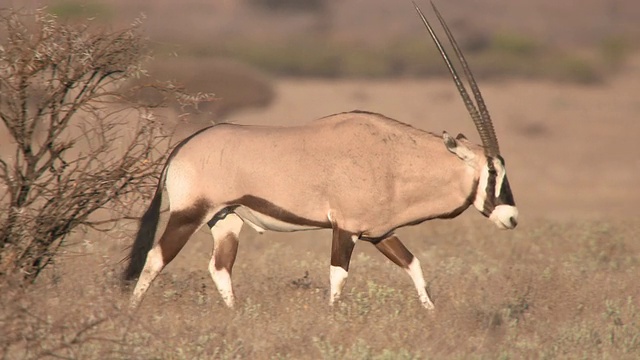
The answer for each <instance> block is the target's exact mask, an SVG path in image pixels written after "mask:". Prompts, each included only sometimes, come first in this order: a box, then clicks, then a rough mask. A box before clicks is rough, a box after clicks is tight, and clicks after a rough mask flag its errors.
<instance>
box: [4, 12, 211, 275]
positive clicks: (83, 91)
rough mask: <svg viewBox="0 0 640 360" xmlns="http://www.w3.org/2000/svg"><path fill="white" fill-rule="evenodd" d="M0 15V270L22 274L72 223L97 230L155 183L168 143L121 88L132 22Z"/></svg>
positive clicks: (134, 46) (169, 90)
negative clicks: (96, 25) (110, 24)
mask: <svg viewBox="0 0 640 360" xmlns="http://www.w3.org/2000/svg"><path fill="white" fill-rule="evenodd" d="M34 19H35V21H33V20H34ZM0 22H1V25H0V26H2V27H3V29H2V30H0V34H5V38H4V39H1V40H0V41H2V42H1V43H0V119H2V125H3V126H4V129H3V128H2V126H0V134H2V133H3V132H4V133H6V135H4V137H6V138H8V141H5V142H4V144H2V148H1V149H0V151H1V152H0V277H6V276H9V275H16V276H17V277H18V278H20V279H22V280H27V281H28V280H33V279H35V278H36V277H37V276H38V274H39V273H40V271H41V270H42V269H43V268H45V267H46V266H47V265H48V264H50V263H51V261H52V260H53V258H54V256H55V254H56V251H57V250H58V249H59V248H60V246H61V245H62V244H63V243H64V240H65V238H66V237H67V236H68V235H69V234H70V233H71V232H72V231H73V230H74V229H76V228H77V227H78V226H85V227H86V226H89V227H94V228H102V229H104V226H105V225H106V224H109V223H113V221H114V220H115V219H117V218H122V217H123V216H127V215H128V211H129V210H130V209H131V204H132V203H133V202H135V201H137V200H138V199H139V198H140V197H141V196H143V195H144V193H145V191H144V190H145V188H146V187H147V186H149V185H151V184H152V183H154V182H155V181H156V176H157V174H158V173H159V170H160V167H161V166H162V164H163V162H164V160H165V155H166V149H167V144H168V142H167V141H166V136H164V135H163V134H162V133H161V131H160V126H158V124H157V123H156V122H155V121H154V118H153V116H152V113H151V112H150V111H149V104H146V106H142V105H141V104H139V103H137V102H135V101H133V100H131V99H134V98H136V97H135V96H129V95H130V94H125V93H124V92H123V91H122V90H120V89H121V88H122V87H121V86H122V85H123V83H124V82H125V81H126V80H128V79H131V78H134V77H140V76H144V74H145V73H144V70H143V68H142V67H141V63H142V62H143V60H144V59H146V58H147V52H146V48H145V46H144V41H143V39H142V37H141V35H140V31H139V27H140V24H141V22H140V21H136V22H134V24H132V25H131V26H130V27H129V28H126V29H124V30H120V31H109V30H98V31H92V29H90V28H89V27H88V26H87V25H69V24H63V23H60V22H58V21H57V20H56V18H55V17H54V16H52V15H49V14H47V13H45V12H44V11H36V12H35V13H33V14H25V13H17V12H15V11H11V10H5V11H4V12H2V13H0ZM148 87H153V88H154V89H156V90H158V91H160V92H161V93H163V94H172V95H177V96H176V98H177V99H178V101H180V102H181V103H183V104H196V103H197V102H199V101H201V100H207V99H209V98H211V96H210V95H208V94H199V95H187V94H185V93H184V92H182V90H181V89H180V88H178V87H176V86H173V85H172V84H168V83H156V84H152V85H148ZM135 90H139V87H137V88H135V89H133V90H131V89H130V91H135ZM153 105H159V104H153ZM103 208H105V209H108V210H109V211H105V213H104V214H102V212H101V214H100V217H97V216H96V214H97V213H96V211H97V210H99V209H103Z"/></svg>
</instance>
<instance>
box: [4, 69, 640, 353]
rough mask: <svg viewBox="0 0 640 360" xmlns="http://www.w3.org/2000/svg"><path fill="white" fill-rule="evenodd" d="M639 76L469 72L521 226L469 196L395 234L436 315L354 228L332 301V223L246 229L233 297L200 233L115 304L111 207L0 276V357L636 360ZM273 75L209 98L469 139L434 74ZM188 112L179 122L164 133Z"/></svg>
mask: <svg viewBox="0 0 640 360" xmlns="http://www.w3.org/2000/svg"><path fill="white" fill-rule="evenodd" d="M223 66H226V65H223ZM160 68H162V67H161V66H160ZM233 69H234V70H233V71H236V70H237V68H235V67H234V68H233ZM182 71H183V72H188V71H186V70H184V69H182ZM238 71H240V70H238ZM225 73H226V74H228V73H231V71H230V70H228V71H225ZM207 76H209V75H207ZM639 80H640V58H638V57H634V58H630V59H629V61H627V62H626V65H624V67H623V68H622V69H621V70H620V71H619V72H618V74H617V75H614V76H611V77H609V78H607V79H606V80H605V81H603V82H601V83H597V84H593V85H575V84H567V83H558V82H553V81H549V80H536V79H529V80H524V79H518V80H495V79H494V80H484V79H483V81H481V84H480V85H481V88H482V90H483V93H484V95H485V100H486V101H487V103H488V106H489V108H490V111H491V113H492V116H493V119H494V122H495V125H496V131H497V133H498V138H499V140H500V145H501V150H502V153H503V155H504V157H505V159H506V162H507V167H508V171H509V180H510V183H511V186H512V189H513V191H514V194H515V197H516V202H517V204H518V206H519V209H520V213H521V216H520V225H519V226H518V228H517V229H515V230H513V231H500V230H498V229H496V228H495V226H494V225H493V224H492V223H490V222H489V221H487V220H486V219H484V218H483V217H482V216H481V215H480V214H479V213H477V212H476V211H475V210H473V209H469V210H468V211H467V212H466V213H464V214H463V215H461V216H460V217H458V218H456V219H453V220H448V221H433V222H427V223H424V224H421V225H418V226H414V227H410V228H405V229H401V230H399V231H398V234H399V235H400V237H401V238H402V239H403V240H404V242H405V243H406V245H407V246H408V247H409V249H410V250H412V251H413V252H414V254H415V255H416V256H417V257H418V258H419V259H420V260H421V261H422V267H423V269H424V271H425V275H426V278H427V282H428V290H429V292H430V294H431V296H432V298H433V299H434V302H435V305H436V309H435V310H434V311H426V310H424V309H423V308H422V307H421V305H420V303H419V301H418V299H417V296H416V294H415V290H414V288H413V285H412V283H411V281H410V279H409V277H408V276H407V275H406V274H405V273H404V272H403V271H402V270H401V269H399V268H397V267H396V266H395V265H393V264H392V263H391V262H390V261H388V260H387V259H386V258H384V257H383V255H381V254H380V253H378V252H377V251H376V250H375V248H374V247H372V246H371V245H369V244H367V243H361V244H358V245H357V246H356V249H355V252H354V256H353V260H352V264H351V271H350V276H349V280H348V281H347V284H346V286H345V294H344V297H343V299H342V300H341V301H340V303H338V304H337V305H336V306H335V307H334V308H330V307H329V306H328V290H329V283H328V282H329V254H330V233H328V232H327V231H316V232H301V233H292V234H281V233H266V234H263V235H259V234H257V233H255V232H254V231H253V230H251V229H249V228H246V229H244V230H243V233H242V234H241V242H240V250H239V254H238V259H237V261H236V266H235V268H234V273H233V279H234V284H235V291H236V295H237V306H236V308H235V309H233V310H229V309H227V308H226V307H225V306H224V304H223V302H222V300H221V298H220V296H219V295H218V293H217V291H216V289H215V287H214V285H213V282H212V281H211V279H210V278H209V274H208V272H207V263H208V259H209V255H210V251H211V245H212V244H211V239H210V236H209V234H208V232H207V231H206V229H202V230H201V231H199V232H198V233H197V234H196V236H194V237H193V238H192V240H191V241H190V242H189V243H188V244H187V246H186V247H185V248H184V249H183V251H182V252H181V253H180V254H179V255H178V257H177V258H176V260H175V261H174V262H173V263H171V264H170V265H169V266H168V267H167V268H166V269H165V271H164V272H163V273H162V274H161V275H160V276H159V277H158V279H157V280H156V282H155V283H154V284H153V285H152V287H151V289H150V290H149V292H148V294H147V297H146V299H145V301H144V302H143V304H142V306H141V308H140V309H138V310H137V311H136V312H130V311H128V309H127V301H128V296H129V292H124V293H123V292H122V291H121V288H120V286H119V283H118V276H119V271H121V269H122V265H121V264H120V263H119V261H120V260H121V259H122V258H123V257H124V256H125V255H126V252H127V251H126V248H127V246H129V245H130V244H131V242H132V237H133V233H134V231H135V226H136V225H135V223H134V222H124V221H123V222H122V223H121V224H118V226H117V227H116V228H114V229H113V230H112V231H110V232H108V233H96V232H93V231H87V232H85V233H82V232H78V233H76V234H74V235H73V237H72V238H71V239H70V241H69V242H68V243H67V245H66V246H65V247H64V249H63V252H62V253H61V254H60V256H59V257H58V258H57V261H56V263H55V265H54V266H51V267H49V268H48V269H47V271H46V272H45V273H44V274H43V275H42V276H41V277H40V278H39V280H38V281H37V283H36V284H34V285H33V286H31V287H29V288H27V289H23V288H19V287H12V286H11V285H10V284H3V285H2V287H1V288H0V358H7V359H40V358H72V359H442V358H452V359H496V358H500V359H518V358H549V359H555V358H570V359H573V358H581V359H582V358H588V359H636V358H639V357H640V286H639V285H638V274H640V241H639V239H640V211H639V210H638V203H639V201H640V186H639V184H640V145H638V140H637V138H638V135H639V134H640V121H638V118H639V117H640V98H639V97H638V95H637V94H639V93H640V81H639ZM229 81H230V82H233V80H229ZM271 81H272V85H273V89H272V90H268V91H267V90H265V91H264V92H265V93H267V92H268V93H267V94H266V95H262V97H259V96H256V97H255V99H257V100H255V102H256V103H258V104H261V105H264V104H266V103H268V102H269V101H270V104H269V105H268V106H266V107H265V108H262V109H251V110H244V111H240V112H230V111H229V112H227V110H226V109H225V108H224V106H225V105H220V106H221V107H222V110H220V109H218V110H216V111H219V112H220V113H225V114H227V115H226V116H227V118H226V120H227V121H232V122H238V123H244V124H265V125H295V124H300V123H303V122H306V121H310V120H312V119H314V118H317V117H321V116H324V115H327V114H331V113H336V112H341V111H348V110H352V109H362V110H368V111H375V112H381V113H383V114H385V115H387V116H390V117H393V118H396V119H398V120H402V121H404V122H407V123H410V124H412V125H413V126H416V127H419V128H422V129H427V130H431V131H433V132H441V131H442V130H447V131H448V132H449V133H454V134H456V133H458V132H463V133H465V134H466V135H467V136H468V137H469V138H471V139H477V138H478V137H477V135H476V134H475V130H474V128H473V125H472V124H471V121H469V119H468V115H467V114H466V113H465V110H464V107H463V105H462V103H461V102H460V100H459V98H458V96H457V94H456V92H455V89H454V88H453V85H452V84H451V83H450V81H449V80H448V79H444V78H443V79H439V78H435V79H434V78H426V79H420V80H407V79H404V80H393V79H386V80H339V79H334V80H318V79H313V80H309V79H307V80H304V79H291V78H275V79H271ZM266 82H267V80H265V79H264V78H259V81H258V82H257V83H256V84H258V85H259V86H266V85H264V84H265V83H266ZM258 85H256V86H258ZM254 88H255V87H254ZM239 93H241V94H242V91H239ZM252 96H253V95H252ZM220 101H223V102H224V101H225V99H224V98H223V99H221V100H220ZM169 119H171V118H169ZM171 121H173V120H171ZM172 124H174V123H171V124H170V125H169V127H171V126H172ZM201 125H202V124H190V125H189V126H184V124H183V123H178V130H179V132H180V134H179V136H184V135H186V134H187V133H189V132H190V131H193V130H194V129H196V128H197V127H199V126H201ZM212 181H215V179H212ZM425 190H426V191H428V190H429V189H425ZM374 196H375V195H374ZM139 206H140V211H143V207H144V206H146V204H140V205H139ZM161 226H162V224H161ZM128 291H130V289H129V290H128Z"/></svg>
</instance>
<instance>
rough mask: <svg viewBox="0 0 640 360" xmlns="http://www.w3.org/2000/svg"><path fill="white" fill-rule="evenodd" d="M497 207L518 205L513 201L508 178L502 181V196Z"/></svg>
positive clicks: (497, 201)
mask: <svg viewBox="0 0 640 360" xmlns="http://www.w3.org/2000/svg"><path fill="white" fill-rule="evenodd" d="M497 205H511V206H515V205H516V202H515V200H514V199H513V194H512V193H511V187H510V186H509V180H507V177H506V176H505V177H504V179H503V181H502V188H501V189H500V196H499V197H498V198H497V199H496V206H497Z"/></svg>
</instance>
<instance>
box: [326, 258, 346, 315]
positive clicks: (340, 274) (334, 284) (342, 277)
mask: <svg viewBox="0 0 640 360" xmlns="http://www.w3.org/2000/svg"><path fill="white" fill-rule="evenodd" d="M329 275H330V279H329V281H330V284H331V297H330V298H329V305H333V304H334V303H335V302H336V300H338V299H340V294H341V293H342V288H343V287H344V283H345V282H346V281H347V276H348V275H349V273H348V272H347V271H346V270H345V269H343V268H341V267H340V266H333V265H332V266H331V269H330V271H329Z"/></svg>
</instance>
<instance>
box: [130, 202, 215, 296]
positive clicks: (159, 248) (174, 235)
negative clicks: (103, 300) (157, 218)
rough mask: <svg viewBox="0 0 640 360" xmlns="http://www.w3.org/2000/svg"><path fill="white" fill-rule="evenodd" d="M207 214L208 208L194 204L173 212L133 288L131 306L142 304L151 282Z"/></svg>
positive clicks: (201, 223) (200, 224)
mask: <svg viewBox="0 0 640 360" xmlns="http://www.w3.org/2000/svg"><path fill="white" fill-rule="evenodd" d="M206 215H207V209H206V207H204V206H194V207H193V208H191V209H187V210H180V211H175V212H171V214H170V216H169V222H168V223H167V228H166V229H165V230H164V233H163V234H162V237H160V240H159V241H158V243H157V244H156V245H155V246H154V247H153V248H152V249H151V250H149V253H148V255H147V260H146V262H145V263H144V268H143V269H142V273H141V274H140V278H139V279H138V283H137V284H136V287H135V289H134V290H133V297H132V298H131V307H134V308H135V307H137V306H138V305H140V303H141V302H142V298H143V296H144V294H145V293H146V292H147V289H149V286H150V285H151V282H153V280H154V279H155V278H156V277H157V276H158V274H160V271H162V269H164V267H165V266H166V265H167V264H169V262H171V260H173V258H175V257H176V255H177V254H178V252H180V250H181V249H182V247H183V246H184V244H186V243H187V241H188V240H189V238H190V237H191V235H193V234H194V233H195V232H196V231H197V230H198V229H199V228H200V227H201V226H202V225H203V224H204V219H205V218H206Z"/></svg>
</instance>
